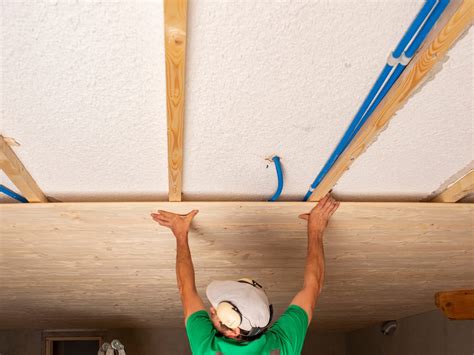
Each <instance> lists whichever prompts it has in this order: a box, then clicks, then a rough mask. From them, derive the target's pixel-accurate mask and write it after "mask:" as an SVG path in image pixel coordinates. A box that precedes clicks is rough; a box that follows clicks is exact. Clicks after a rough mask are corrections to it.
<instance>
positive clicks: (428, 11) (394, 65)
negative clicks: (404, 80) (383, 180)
mask: <svg viewBox="0 0 474 355" xmlns="http://www.w3.org/2000/svg"><path fill="white" fill-rule="evenodd" d="M448 4H449V0H437V1H436V0H428V1H426V2H425V4H424V6H423V7H422V8H421V10H420V11H419V12H418V14H417V16H416V17H415V19H414V20H413V22H412V24H411V25H410V27H409V28H408V30H407V31H406V32H405V35H404V36H403V38H402V39H401V41H400V42H399V44H398V45H397V47H396V48H395V50H394V51H393V52H392V54H391V55H390V57H389V59H388V60H387V64H386V65H385V67H384V69H383V70H382V72H381V73H380V75H379V77H378V78H377V80H376V82H375V84H374V86H373V87H372V89H371V90H370V92H369V94H368V95H367V97H366V98H365V100H364V102H363V103H362V105H361V107H360V108H359V110H358V112H357V114H356V115H355V117H354V119H353V120H352V122H351V124H350V125H349V128H348V129H347V130H346V132H345V133H344V135H343V137H342V138H341V141H340V142H339V144H338V145H337V146H336V148H335V150H334V151H333V153H332V154H331V156H330V157H329V159H328V160H327V162H326V164H325V165H324V167H323V169H322V170H321V171H320V173H319V174H318V176H317V177H316V179H315V180H314V182H313V184H311V187H310V188H309V190H308V191H307V193H306V195H305V197H304V201H307V200H308V198H309V197H310V196H311V194H312V192H313V191H314V189H315V188H316V187H317V186H318V185H319V184H320V183H321V181H322V180H323V178H324V177H325V176H326V174H327V173H328V172H329V170H330V169H331V167H332V166H333V165H334V163H335V162H336V160H337V159H338V158H339V156H340V155H341V154H342V152H343V151H344V150H345V149H346V148H347V146H348V145H349V143H350V142H351V141H352V139H353V138H354V136H355V135H356V134H357V132H358V131H359V130H360V128H361V127H362V125H363V124H364V123H365V121H366V120H367V118H368V117H369V116H370V115H371V114H372V113H373V111H374V110H375V108H376V107H377V105H378V104H379V103H380V101H382V99H383V98H384V97H385V95H386V94H387V92H388V91H389V90H390V88H391V87H392V85H393V84H394V83H395V81H396V80H397V79H398V77H399V76H400V74H401V73H402V72H403V70H404V69H405V66H406V65H407V64H408V62H409V61H410V59H411V58H412V56H413V55H414V54H415V52H416V51H417V50H418V48H419V47H420V45H421V43H422V42H423V41H424V39H425V38H426V36H427V35H428V33H429V32H430V31H431V28H432V27H433V25H434V24H435V23H436V21H437V20H438V18H439V16H440V15H441V14H442V12H443V11H444V9H445V8H446V6H447V5H448ZM435 5H436V6H435ZM407 46H408V48H406V47H407Z"/></svg>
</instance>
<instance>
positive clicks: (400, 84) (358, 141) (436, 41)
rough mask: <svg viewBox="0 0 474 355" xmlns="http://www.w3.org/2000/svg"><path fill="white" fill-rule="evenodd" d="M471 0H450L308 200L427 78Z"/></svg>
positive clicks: (467, 16) (460, 29) (463, 24)
mask: <svg viewBox="0 0 474 355" xmlns="http://www.w3.org/2000/svg"><path fill="white" fill-rule="evenodd" d="M472 3H473V1H472V0H464V1H462V2H460V1H452V2H451V4H450V5H449V6H448V7H447V8H446V10H445V12H444V14H443V15H442V17H441V18H440V19H439V20H438V23H437V25H436V27H435V28H434V29H433V30H432V31H431V33H430V34H429V36H428V38H427V39H426V40H425V44H424V45H423V46H422V48H421V49H420V50H419V52H418V54H417V55H416V56H415V57H414V58H413V60H412V61H411V62H410V63H409V64H408V66H407V68H406V69H405V70H404V72H403V73H402V75H401V76H400V78H399V79H398V80H397V81H396V82H395V84H394V85H393V87H392V88H391V90H390V91H389V92H388V94H387V96H386V97H385V98H384V99H383V100H382V102H381V103H380V105H379V106H378V107H377V108H376V109H375V111H374V113H373V114H372V115H371V116H370V117H369V119H368V120H367V122H366V123H365V124H364V126H362V128H361V129H360V131H359V133H358V134H357V135H356V136H355V137H354V139H353V140H352V142H351V143H350V145H349V146H348V147H347V149H346V150H345V151H344V152H343V153H342V154H341V156H340V157H339V159H338V160H337V161H336V163H335V164H334V166H333V167H332V168H331V170H329V172H328V174H327V175H326V176H325V177H324V179H323V180H322V181H321V183H320V184H319V185H318V186H317V187H316V189H315V190H314V191H313V193H312V194H311V196H310V198H309V200H310V201H318V200H319V199H321V197H323V196H324V195H326V194H327V193H328V192H329V191H330V190H331V189H332V188H333V187H334V185H336V183H337V182H338V180H339V179H340V178H341V176H342V175H343V174H344V172H345V171H346V170H348V169H349V167H350V165H351V164H352V162H353V161H354V160H355V159H357V157H359V156H360V155H361V154H362V153H363V152H364V151H365V150H366V149H367V147H368V146H369V145H370V144H371V143H372V141H373V140H374V138H376V137H377V135H378V134H380V132H381V131H382V130H383V129H384V128H385V126H386V125H387V123H388V122H389V121H390V119H391V118H392V117H393V116H394V114H395V113H396V112H397V111H398V110H399V109H400V108H401V107H403V105H404V104H405V102H406V100H407V99H408V97H409V96H410V95H411V94H412V93H413V92H414V91H415V90H416V89H417V88H418V87H419V85H420V84H421V83H422V82H423V81H424V80H425V79H426V78H427V75H428V73H429V72H430V71H431V70H432V69H433V67H434V65H435V64H436V63H438V62H439V61H440V60H441V59H442V58H443V56H444V55H445V54H446V52H447V51H448V49H449V48H450V47H451V46H452V45H453V44H454V43H455V42H456V41H457V40H458V38H459V37H460V36H461V35H462V34H463V33H464V32H465V31H467V30H468V28H469V27H470V26H471V23H472V18H473V10H472Z"/></svg>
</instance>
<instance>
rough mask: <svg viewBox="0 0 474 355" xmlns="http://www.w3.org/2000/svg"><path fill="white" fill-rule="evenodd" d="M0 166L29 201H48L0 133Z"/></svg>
mask: <svg viewBox="0 0 474 355" xmlns="http://www.w3.org/2000/svg"><path fill="white" fill-rule="evenodd" d="M0 168H1V169H2V170H3V171H4V172H5V174H6V175H7V176H8V177H9V178H10V180H11V181H12V182H13V183H14V184H15V186H16V187H17V188H18V190H20V192H21V194H22V195H23V196H24V197H25V198H26V199H27V200H28V201H29V202H48V200H47V199H46V196H45V195H44V194H43V192H42V191H41V189H40V188H39V186H38V185H37V184H36V182H35V180H34V179H33V177H32V176H31V175H30V174H29V173H28V170H26V168H25V166H24V165H23V164H22V162H21V161H20V159H18V157H17V155H16V154H15V152H14V151H13V149H12V148H11V147H10V145H9V144H8V143H7V142H6V141H5V139H4V138H3V136H1V135H0Z"/></svg>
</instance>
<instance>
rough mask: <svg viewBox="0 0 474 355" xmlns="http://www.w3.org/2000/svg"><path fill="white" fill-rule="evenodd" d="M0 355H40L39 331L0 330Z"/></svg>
mask: <svg viewBox="0 0 474 355" xmlns="http://www.w3.org/2000/svg"><path fill="white" fill-rule="evenodd" d="M0 355H41V330H37V329H24V330H0Z"/></svg>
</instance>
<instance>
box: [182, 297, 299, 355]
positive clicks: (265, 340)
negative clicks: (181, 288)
mask: <svg viewBox="0 0 474 355" xmlns="http://www.w3.org/2000/svg"><path fill="white" fill-rule="evenodd" d="M307 328H308V315H307V314H306V312H305V311H304V310H303V309H302V308H301V307H299V306H296V305H291V306H289V307H288V309H287V310H286V311H285V313H283V315H282V316H281V317H280V319H278V321H276V322H275V324H273V325H272V326H271V327H270V328H269V329H267V331H266V332H265V333H264V334H263V335H262V336H261V337H260V338H258V339H255V340H253V341H249V342H241V341H236V340H233V339H229V338H226V337H224V336H222V335H221V334H220V333H219V332H218V331H217V330H216V329H215V328H214V325H213V324H212V321H211V319H210V318H209V315H208V314H207V312H206V311H204V310H201V311H197V312H195V313H193V314H192V315H190V316H189V318H188V320H187V321H186V332H187V334H188V339H189V344H190V345H191V350H192V352H193V354H195V355H216V354H218V355H235V354H247V355H270V354H280V355H294V354H300V353H301V349H302V348H303V343H304V338H305V336H306V330H307Z"/></svg>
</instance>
